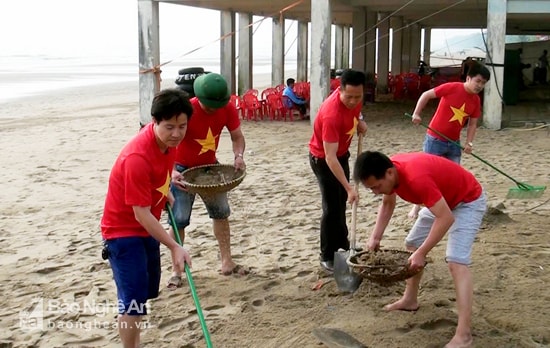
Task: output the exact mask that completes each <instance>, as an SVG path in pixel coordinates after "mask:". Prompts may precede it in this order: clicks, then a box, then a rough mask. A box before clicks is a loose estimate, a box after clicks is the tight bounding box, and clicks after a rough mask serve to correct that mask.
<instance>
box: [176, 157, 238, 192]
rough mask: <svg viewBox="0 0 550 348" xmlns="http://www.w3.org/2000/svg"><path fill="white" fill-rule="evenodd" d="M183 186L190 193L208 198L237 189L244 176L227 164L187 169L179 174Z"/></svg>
mask: <svg viewBox="0 0 550 348" xmlns="http://www.w3.org/2000/svg"><path fill="white" fill-rule="evenodd" d="M181 174H182V175H183V184H184V185H185V186H186V187H187V189H188V191H189V192H190V193H195V194H198V195H200V196H201V197H202V198H208V197H212V196H215V195H217V194H220V193H224V192H228V191H230V190H232V189H234V188H235V187H237V186H238V185H239V184H240V183H241V182H242V181H243V179H244V177H245V176H246V172H245V171H244V170H240V169H239V170H235V167H234V166H232V165H229V164H219V163H218V164H209V165H202V166H197V167H193V168H189V169H187V170H185V171H183V172H182V173H181Z"/></svg>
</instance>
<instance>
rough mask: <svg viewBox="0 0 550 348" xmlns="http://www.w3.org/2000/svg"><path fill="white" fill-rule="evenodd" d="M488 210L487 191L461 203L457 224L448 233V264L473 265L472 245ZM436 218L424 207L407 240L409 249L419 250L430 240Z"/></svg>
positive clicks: (454, 211)
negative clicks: (472, 199) (476, 197)
mask: <svg viewBox="0 0 550 348" xmlns="http://www.w3.org/2000/svg"><path fill="white" fill-rule="evenodd" d="M486 210H487V196H486V195H485V191H483V192H482V193H481V196H479V198H478V199H476V200H474V201H472V202H469V203H460V204H459V205H457V206H456V207H455V208H454V209H453V210H452V213H453V215H454V217H455V222H454V223H453V224H452V225H451V227H450V228H449V231H448V233H447V235H448V237H447V238H448V240H447V252H446V257H445V259H446V260H447V262H454V263H459V264H463V265H469V264H471V263H472V262H471V255H472V245H473V244H474V240H475V238H476V235H477V232H478V231H479V227H480V226H481V221H482V219H483V215H485V211H486ZM434 220H435V216H434V215H433V214H432V212H431V211H430V210H429V209H428V208H426V207H424V208H422V209H421V210H420V212H419V213H418V219H416V222H415V223H414V226H413V228H412V229H411V231H410V232H409V234H408V235H407V238H405V244H406V245H407V246H408V247H414V248H419V247H420V246H421V245H422V243H424V241H425V240H426V238H428V234H429V233H430V230H431V228H432V225H433V223H434Z"/></svg>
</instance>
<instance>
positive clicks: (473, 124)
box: [409, 62, 491, 218]
mask: <svg viewBox="0 0 550 348" xmlns="http://www.w3.org/2000/svg"><path fill="white" fill-rule="evenodd" d="M490 78H491V73H490V72H489V69H487V68H486V67H485V66H483V65H481V64H480V63H478V62H473V63H472V65H471V66H470V68H469V69H468V74H467V76H466V82H448V83H444V84H442V85H439V86H437V87H435V88H432V89H430V90H428V91H426V92H424V93H422V95H421V96H420V99H418V102H417V103H416V107H415V109H414V112H413V118H412V122H413V123H414V124H420V122H421V121H422V118H421V117H420V113H421V112H422V110H424V107H425V106H426V105H427V104H428V102H429V101H430V100H431V99H435V98H440V101H439V105H438V106H437V110H436V111H435V114H434V116H433V118H432V120H431V122H430V128H431V129H434V130H435V132H434V131H432V130H431V129H428V131H427V132H426V138H425V140H424V146H423V151H424V152H426V153H431V154H433V155H437V156H443V157H445V158H448V159H450V160H451V161H453V162H456V163H460V157H461V152H462V149H461V148H460V147H458V146H456V144H454V143H452V142H449V141H448V140H447V139H445V137H442V136H441V135H439V134H438V133H441V134H443V135H445V136H446V137H447V138H449V139H451V140H452V141H455V142H458V143H460V132H461V130H462V128H463V127H464V125H466V122H468V129H467V131H466V142H465V145H464V152H466V153H468V154H469V153H471V152H472V149H473V146H474V143H473V142H474V138H475V134H476V129H477V120H478V118H479V117H480V116H481V102H480V99H479V93H481V91H482V90H483V88H485V84H486V83H487V81H489V79H490ZM419 210H420V207H419V206H418V205H415V206H414V207H413V208H412V209H411V211H410V212H409V217H410V218H415V217H416V216H417V214H418V211H419Z"/></svg>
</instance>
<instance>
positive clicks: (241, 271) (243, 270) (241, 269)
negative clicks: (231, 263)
mask: <svg viewBox="0 0 550 348" xmlns="http://www.w3.org/2000/svg"><path fill="white" fill-rule="evenodd" d="M221 273H222V274H223V275H225V276H228V275H237V276H244V275H247V274H249V273H250V269H248V268H247V267H245V266H241V265H237V264H236V265H235V267H233V268H232V269H229V270H227V271H223V270H222V272H221Z"/></svg>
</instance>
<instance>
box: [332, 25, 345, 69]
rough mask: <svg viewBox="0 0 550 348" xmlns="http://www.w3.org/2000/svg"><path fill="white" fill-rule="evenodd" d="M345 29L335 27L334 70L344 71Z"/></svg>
mask: <svg viewBox="0 0 550 348" xmlns="http://www.w3.org/2000/svg"><path fill="white" fill-rule="evenodd" d="M343 47H344V27H343V26H342V25H335V26H334V69H342V65H343V60H344V57H343V56H342V54H343Z"/></svg>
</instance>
